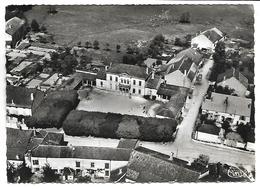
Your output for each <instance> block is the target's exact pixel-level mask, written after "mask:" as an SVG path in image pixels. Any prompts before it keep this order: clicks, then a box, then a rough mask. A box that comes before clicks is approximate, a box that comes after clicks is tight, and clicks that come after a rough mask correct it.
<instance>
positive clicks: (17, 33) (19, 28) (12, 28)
mask: <svg viewBox="0 0 260 189" xmlns="http://www.w3.org/2000/svg"><path fill="white" fill-rule="evenodd" d="M5 32H6V47H7V48H14V47H15V46H16V45H17V43H18V42H19V41H20V40H21V39H22V38H23V37H24V36H25V34H26V26H25V20H22V19H20V18H18V17H13V18H11V19H9V20H8V21H7V22H6V24H5Z"/></svg>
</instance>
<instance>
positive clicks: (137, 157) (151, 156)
mask: <svg viewBox="0 0 260 189" xmlns="http://www.w3.org/2000/svg"><path fill="white" fill-rule="evenodd" d="M168 158H169V156H167V155H165V154H161V153H158V152H156V151H153V150H149V149H146V148H143V147H138V148H136V149H135V150H134V151H133V152H132V153H131V157H130V160H129V162H128V165H127V173H126V178H128V179H130V180H133V181H136V182H169V181H173V182H196V181H197V180H198V178H199V176H200V173H199V172H197V171H194V170H191V169H188V168H187V167H186V166H185V164H186V163H187V162H185V161H183V160H180V159H177V158H173V160H169V159H168Z"/></svg>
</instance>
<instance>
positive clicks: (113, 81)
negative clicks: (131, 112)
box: [104, 73, 145, 95]
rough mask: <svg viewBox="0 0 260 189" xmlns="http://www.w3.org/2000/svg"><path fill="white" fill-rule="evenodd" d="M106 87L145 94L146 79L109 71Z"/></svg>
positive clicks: (135, 93) (134, 93)
mask: <svg viewBox="0 0 260 189" xmlns="http://www.w3.org/2000/svg"><path fill="white" fill-rule="evenodd" d="M104 88H106V89H107V90H112V91H119V92H123V93H131V94H133V95H144V94H145V80H144V79H141V78H136V77H132V76H130V75H128V74H126V73H122V74H118V75H117V74H112V73H107V75H106V82H105V83H104Z"/></svg>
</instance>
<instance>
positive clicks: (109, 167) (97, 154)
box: [28, 145, 132, 178]
mask: <svg viewBox="0 0 260 189" xmlns="http://www.w3.org/2000/svg"><path fill="white" fill-rule="evenodd" d="M131 151H132V149H127V148H107V147H89V146H51V145H40V146H38V147H37V148H35V149H33V150H32V151H31V152H30V153H29V154H28V156H29V157H30V158H29V159H30V165H31V167H32V171H33V172H36V171H39V170H41V169H42V168H43V167H44V166H46V164H49V165H50V167H52V168H53V169H54V170H56V172H57V173H62V171H63V170H64V168H65V167H69V168H72V169H74V170H75V171H76V173H77V174H82V172H84V171H88V172H90V173H91V172H92V173H93V172H94V174H96V175H99V177H103V178H109V177H110V172H111V171H113V170H115V169H118V168H121V167H124V166H126V165H127V163H128V160H129V157H130V153H131Z"/></svg>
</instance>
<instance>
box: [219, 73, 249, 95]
mask: <svg viewBox="0 0 260 189" xmlns="http://www.w3.org/2000/svg"><path fill="white" fill-rule="evenodd" d="M218 85H221V86H222V87H225V86H228V87H230V88H232V89H235V93H236V94H237V95H238V96H242V97H245V93H246V91H247V88H246V87H245V86H244V85H243V84H242V83H240V81H238V80H237V79H236V78H235V77H231V78H229V79H226V80H225V81H222V82H220V83H218Z"/></svg>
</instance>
